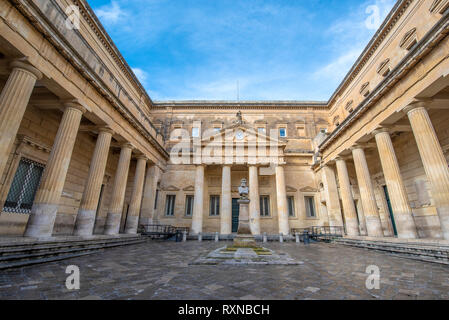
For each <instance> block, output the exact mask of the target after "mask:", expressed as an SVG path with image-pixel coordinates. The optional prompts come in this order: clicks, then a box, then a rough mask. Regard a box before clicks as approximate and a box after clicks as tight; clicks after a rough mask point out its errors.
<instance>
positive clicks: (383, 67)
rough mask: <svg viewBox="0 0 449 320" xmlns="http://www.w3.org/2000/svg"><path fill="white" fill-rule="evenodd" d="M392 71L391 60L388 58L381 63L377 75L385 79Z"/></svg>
mask: <svg viewBox="0 0 449 320" xmlns="http://www.w3.org/2000/svg"><path fill="white" fill-rule="evenodd" d="M390 71H391V64H390V58H387V59H385V60H384V61H382V62H381V63H380V65H379V67H378V68H377V73H378V74H380V75H381V76H383V77H385V76H387V75H388V74H389V73H390Z"/></svg>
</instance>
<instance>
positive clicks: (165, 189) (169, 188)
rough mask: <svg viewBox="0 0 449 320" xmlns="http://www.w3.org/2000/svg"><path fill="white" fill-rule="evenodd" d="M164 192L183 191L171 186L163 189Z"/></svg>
mask: <svg viewBox="0 0 449 320" xmlns="http://www.w3.org/2000/svg"><path fill="white" fill-rule="evenodd" d="M162 190H163V191H179V190H181V189H179V188H178V187H176V186H174V185H169V186H168V187H163V188H162Z"/></svg>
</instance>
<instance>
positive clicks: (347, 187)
mask: <svg viewBox="0 0 449 320" xmlns="http://www.w3.org/2000/svg"><path fill="white" fill-rule="evenodd" d="M336 165H337V173H338V181H339V182H340V195H341V200H342V203H343V212H344V215H345V222H346V232H347V233H348V235H349V236H359V235H360V232H359V223H358V220H357V210H356V209H355V203H354V198H353V196H352V190H351V183H350V182H349V175H348V167H347V166H346V161H345V160H344V159H343V158H341V157H338V158H337V159H336Z"/></svg>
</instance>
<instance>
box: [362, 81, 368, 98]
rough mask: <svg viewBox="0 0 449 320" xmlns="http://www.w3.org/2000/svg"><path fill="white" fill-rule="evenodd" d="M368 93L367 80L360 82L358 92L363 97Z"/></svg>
mask: <svg viewBox="0 0 449 320" xmlns="http://www.w3.org/2000/svg"><path fill="white" fill-rule="evenodd" d="M369 93H370V90H369V82H365V83H364V84H362V86H361V87H360V94H361V95H362V96H364V97H366V96H368V95H369Z"/></svg>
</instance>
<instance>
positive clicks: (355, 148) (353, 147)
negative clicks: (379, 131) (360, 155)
mask: <svg viewBox="0 0 449 320" xmlns="http://www.w3.org/2000/svg"><path fill="white" fill-rule="evenodd" d="M350 149H351V151H354V150H360V149H361V150H364V149H366V146H364V145H362V144H360V143H356V144H354V145H352V146H351V148H350Z"/></svg>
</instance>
